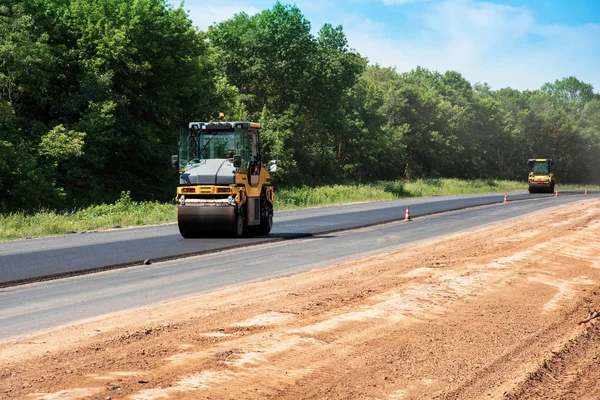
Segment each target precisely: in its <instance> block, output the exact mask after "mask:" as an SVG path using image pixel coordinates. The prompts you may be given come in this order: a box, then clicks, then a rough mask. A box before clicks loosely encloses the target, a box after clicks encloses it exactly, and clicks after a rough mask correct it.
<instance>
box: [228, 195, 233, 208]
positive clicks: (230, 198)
mask: <svg viewBox="0 0 600 400" xmlns="http://www.w3.org/2000/svg"><path fill="white" fill-rule="evenodd" d="M227 203H229V205H230V206H235V199H234V198H233V196H229V197H228V198H227Z"/></svg>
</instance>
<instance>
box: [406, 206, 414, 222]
mask: <svg viewBox="0 0 600 400" xmlns="http://www.w3.org/2000/svg"><path fill="white" fill-rule="evenodd" d="M404 220H405V221H412V219H410V211H408V206H406V212H405V213H404Z"/></svg>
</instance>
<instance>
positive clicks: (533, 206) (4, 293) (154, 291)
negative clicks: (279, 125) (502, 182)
mask: <svg viewBox="0 0 600 400" xmlns="http://www.w3.org/2000/svg"><path fill="white" fill-rule="evenodd" d="M482 197H487V196H482ZM492 197H494V196H492ZM509 198H510V197H509ZM598 198H600V195H590V196H585V197H584V196H582V195H571V196H561V197H559V198H539V197H538V198H532V199H531V200H529V201H512V200H511V201H509V203H508V204H502V203H501V202H500V201H495V202H494V204H492V205H488V206H482V207H471V208H467V209H463V210H457V211H453V212H448V213H443V214H436V215H430V216H421V217H417V218H415V219H414V220H413V221H412V222H404V221H398V222H393V223H388V224H382V225H377V226H371V227H367V228H362V229H353V230H346V231H339V232H333V233H328V234H315V235H311V236H307V237H304V238H300V239H296V240H286V241H279V242H274V243H269V244H265V245H259V246H249V247H245V248H239V249H233V250H225V251H222V252H216V253H212V254H204V255H201V256H196V257H188V258H182V259H177V260H171V261H165V262H157V263H153V264H151V265H138V266H134V267H131V268H121V269H114V270H110V271H105V272H101V273H95V274H85V275H81V276H74V277H69V278H65V279H56V280H50V281H45V282H37V283H31V284H26V285H18V286H12V287H5V288H3V289H0V339H4V338H9V337H14V336H18V335H22V334H29V333H33V332H37V331H40V330H44V329H52V328H55V327H58V326H61V325H65V324H72V323H74V322H75V321H78V320H81V319H86V318H94V317H97V316H101V315H105V314H107V313H115V312H122V311H124V310H128V309H132V308H137V307H144V306H149V305H153V304H157V303H160V302H165V301H171V300H175V299H180V298H183V297H186V296H190V295H195V294H199V293H206V292H209V291H212V290H217V289H220V288H224V287H228V286H233V285H241V284H243V283H247V282H253V281H259V280H264V279H268V278H273V277H277V276H288V275H291V274H295V273H298V272H302V271H306V270H310V269H314V268H319V267H322V266H328V265H333V264H336V263H341V262H345V261H350V260H356V259H358V258H362V257H367V256H371V255H375V254H384V253H389V252H391V251H396V250H399V249H402V248H405V247H408V246H411V245H413V244H415V243H418V242H420V241H427V240H431V239H435V238H438V237H440V236H443V235H448V234H454V233H458V232H465V231H469V230H473V229H481V228H483V231H482V234H485V229H494V225H490V224H494V223H498V222H502V221H506V220H508V219H513V218H519V217H520V216H523V215H526V214H529V213H532V212H538V211H541V210H544V209H550V208H552V207H556V206H566V205H568V204H569V203H574V202H578V201H583V200H585V199H598ZM427 200H428V199H421V200H420V201H422V203H420V205H421V206H423V207H425V206H427V204H429V203H431V202H432V201H431V200H432V199H429V201H427ZM436 200H439V199H436ZM448 200H450V204H454V203H453V200H456V199H448ZM434 202H435V201H434ZM411 204H413V203H411ZM374 206H377V207H382V206H384V207H383V208H390V209H392V210H394V209H395V210H396V211H401V212H402V217H404V208H402V209H401V210H399V209H398V204H395V203H394V202H387V204H373V203H371V204H357V205H353V206H344V207H333V208H323V209H316V210H311V211H310V212H309V213H308V214H309V215H310V216H311V218H317V219H320V218H323V219H325V218H324V217H323V216H331V215H337V216H338V217H339V218H340V219H344V221H346V220H347V218H348V216H347V215H348V210H349V209H350V210H354V211H353V213H361V212H366V211H367V210H369V209H370V207H371V208H372V207H374ZM412 208H413V207H411V210H412ZM414 208H415V209H418V208H419V207H418V204H417V203H414ZM298 214H299V213H281V214H279V216H278V218H279V219H280V220H281V224H282V225H283V224H284V222H285V223H288V222H289V223H291V221H294V220H296V219H300V220H301V221H304V219H303V218H300V217H299V215H298ZM305 214H306V213H304V212H300V215H305ZM351 215H352V213H351ZM538 215H539V216H540V227H542V226H543V223H544V221H543V214H538ZM394 217H395V215H394ZM486 227H487V228H486ZM160 229H161V231H162V230H163V229H167V231H168V230H169V229H171V230H172V229H173V228H172V227H171V228H169V227H166V228H165V227H161V228H160ZM175 229H176V228H175ZM119 233H120V232H119ZM128 234H133V232H129V233H128ZM144 234H145V235H148V236H151V232H147V231H144ZM83 236H85V238H86V240H87V236H86V235H83ZM138 236H142V234H139V235H138ZM164 236H165V237H170V235H169V234H164ZM75 237H79V235H78V236H75ZM101 237H102V238H105V240H108V239H106V237H105V236H101ZM138 239H139V240H141V239H142V238H140V237H138ZM199 241H202V239H200V240H199ZM36 243H37V242H36ZM53 243H54V242H53ZM106 243H112V242H111V241H107V242H106ZM54 245H55V246H59V245H60V244H57V243H54ZM62 245H65V243H62ZM34 252H35V251H34ZM41 266H43V262H42V264H41ZM138 312H142V313H143V312H150V311H146V310H144V309H143V308H142V309H139V310H138ZM93 329H94V330H97V331H102V330H103V329H104V327H103V326H102V325H101V323H98V325H97V326H94V327H93Z"/></svg>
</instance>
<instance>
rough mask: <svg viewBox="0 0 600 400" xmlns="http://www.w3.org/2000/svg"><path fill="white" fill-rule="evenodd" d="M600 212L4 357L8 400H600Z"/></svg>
mask: <svg viewBox="0 0 600 400" xmlns="http://www.w3.org/2000/svg"><path fill="white" fill-rule="evenodd" d="M597 310H598V311H600V201H598V200H590V201H585V202H580V203H577V204H571V205H568V206H564V207H561V208H556V209H553V210H551V211H544V212H543V213H538V214H536V215H531V216H528V217H525V218H519V219H515V220H511V221H509V222H508V223H505V224H498V225H494V226H488V227H486V228H485V229H481V230H478V231H476V232H470V233H465V234H462V235H455V236H453V237H450V238H446V239H443V240H437V241H432V242H429V243H425V244H421V245H419V246H415V247H411V248H409V249H406V250H402V251H399V252H396V253H393V254H388V255H384V256H377V257H372V258H369V259H364V260H357V261H355V262H351V263H346V264H343V265H335V266H332V267H329V268H325V269H319V270H314V271H310V272H307V273H302V274H299V275H295V276H292V277H286V278H281V279H273V280H269V281H266V282H260V283H254V284H250V285H245V286H241V287H238V288H231V289H227V290H223V291H218V292H213V293H210V294H205V295H201V296H197V297H194V298H190V299H186V300H185V301H183V300H182V301H177V302H173V303H169V304H166V305H160V306H156V307H152V308H143V309H139V310H136V311H135V312H130V313H127V314H119V315H111V316H106V317H103V318H98V319H94V320H88V321H82V322H81V323H80V324H77V325H72V326H68V327H64V328H61V329H58V330H54V331H51V332H46V333H43V334H37V335H34V336H29V337H21V338H16V339H12V340H8V341H4V342H1V343H0V398H3V399H4V398H6V399H13V398H14V399H79V398H91V399H140V400H141V399H184V398H185V399H188V398H193V399H264V398H276V399H489V398H495V399H499V398H508V399H541V398H543V399H548V398H552V399H558V398H560V399H598V398H600V385H598V384H597V382H598V380H599V379H600V325H599V324H600V323H599V322H597V321H598V320H599V319H600V318H598V319H597V318H596V317H598V315H599V313H598V312H597Z"/></svg>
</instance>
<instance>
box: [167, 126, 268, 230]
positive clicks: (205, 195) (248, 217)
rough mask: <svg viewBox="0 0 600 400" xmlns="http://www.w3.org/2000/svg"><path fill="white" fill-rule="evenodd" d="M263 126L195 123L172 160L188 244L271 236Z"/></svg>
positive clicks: (181, 222) (181, 227)
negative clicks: (209, 239)
mask: <svg viewBox="0 0 600 400" xmlns="http://www.w3.org/2000/svg"><path fill="white" fill-rule="evenodd" d="M260 130H261V124H259V123H256V122H244V121H241V122H191V123H190V124H189V127H188V129H184V130H182V132H181V134H180V138H179V154H178V155H174V156H172V160H171V161H172V164H173V167H174V168H177V169H178V170H179V186H178V187H177V197H176V201H177V203H178V210H177V224H178V226H179V232H180V233H181V236H183V237H184V238H192V237H199V236H217V235H232V236H234V237H242V236H244V235H246V234H250V233H252V234H258V235H267V234H268V233H269V232H270V231H271V228H272V226H273V202H274V200H275V196H274V191H273V186H272V185H271V175H270V172H274V171H275V170H276V169H277V165H276V163H275V162H274V161H273V162H271V163H270V164H269V165H265V164H264V163H263V161H262V160H261V146H260Z"/></svg>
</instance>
